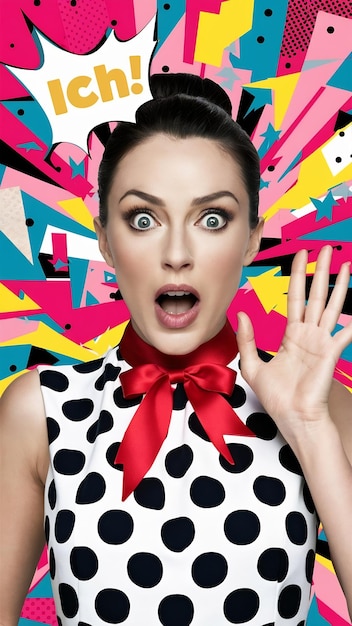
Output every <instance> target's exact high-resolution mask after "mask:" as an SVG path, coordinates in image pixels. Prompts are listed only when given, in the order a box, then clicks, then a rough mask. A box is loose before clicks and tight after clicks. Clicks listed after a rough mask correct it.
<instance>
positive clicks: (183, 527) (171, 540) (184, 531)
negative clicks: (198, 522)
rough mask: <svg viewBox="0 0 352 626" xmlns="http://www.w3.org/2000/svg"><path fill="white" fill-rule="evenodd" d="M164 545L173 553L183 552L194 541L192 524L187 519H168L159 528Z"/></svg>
mask: <svg viewBox="0 0 352 626" xmlns="http://www.w3.org/2000/svg"><path fill="white" fill-rule="evenodd" d="M161 538H162V540H163V542H164V545H165V546H166V547H167V548H168V549H169V550H172V551H173V552H183V550H185V549H186V548H188V546H190V545H191V543H192V541H193V539H194V524H193V522H192V520H190V519H189V518H188V517H176V518H175V519H170V520H168V521H167V522H165V524H163V525H162V528H161Z"/></svg>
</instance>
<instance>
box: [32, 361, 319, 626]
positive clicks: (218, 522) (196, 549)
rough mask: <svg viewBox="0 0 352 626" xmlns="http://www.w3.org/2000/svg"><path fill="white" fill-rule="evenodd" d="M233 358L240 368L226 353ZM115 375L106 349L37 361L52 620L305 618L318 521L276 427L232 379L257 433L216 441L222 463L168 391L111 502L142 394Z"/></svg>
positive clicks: (177, 623) (81, 625) (91, 625)
mask: <svg viewBox="0 0 352 626" xmlns="http://www.w3.org/2000/svg"><path fill="white" fill-rule="evenodd" d="M231 366H232V367H233V368H234V369H236V370H238V357H237V358H236V359H235V361H234V362H233V363H232V364H231ZM127 369H129V365H128V364H127V363H126V362H125V361H123V360H122V358H121V355H120V354H119V350H118V349H113V350H110V352H108V354H107V355H106V357H105V358H103V359H99V360H96V361H93V362H91V363H85V364H81V365H75V366H62V367H57V368H54V367H51V368H47V367H40V368H39V372H40V380H41V386H42V393H43V396H44V401H45V407H46V414H47V423H48V435H49V442H50V458H51V464H50V469H49V473H48V477H47V482H46V494H45V532H46V537H47V542H48V547H49V559H50V573H51V578H52V586H53V593H54V597H55V603H56V609H57V614H58V621H59V624H62V625H65V626H71V625H72V626H73V625H75V626H77V624H78V626H102V625H106V624H126V626H127V625H133V626H141V625H144V624H146V625H148V626H153V625H160V624H162V625H163V626H188V625H189V624H192V625H194V626H215V625H216V626H220V625H222V624H248V625H251V626H254V625H255V626H270V625H274V624H275V626H280V625H285V626H293V625H294V626H303V624H304V622H305V618H306V615H307V611H308V606H309V594H310V585H311V580H312V571H313V564H314V548H315V541H316V529H317V523H316V516H315V511H314V506H313V504H312V501H311V498H310V494H309V491H308V489H307V487H306V484H305V482H304V479H303V477H302V473H301V469H300V466H299V464H298V462H297V460H296V458H295V456H294V455H293V453H292V451H291V449H290V448H289V446H288V445H287V444H286V442H285V441H284V439H283V438H282V437H281V435H280V433H278V431H277V428H276V426H275V424H274V422H273V421H272V420H271V418H270V417H269V416H268V415H266V414H265V412H264V411H263V409H262V407H261V406H260V404H259V403H258V400H257V399H256V397H255V396H254V394H253V392H252V391H251V389H250V388H249V387H248V386H247V384H246V383H245V381H243V379H242V378H241V376H240V374H238V375H237V380H236V386H235V389H234V392H233V394H232V397H231V398H230V400H229V401H230V403H231V405H232V406H233V408H234V409H235V410H236V412H237V414H238V415H239V417H240V419H241V420H242V421H243V422H245V423H247V425H248V426H249V427H250V428H251V429H252V430H253V431H254V432H255V434H256V437H250V438H247V437H236V436H227V437H225V439H226V441H227V443H228V445H229V448H230V451H231V454H232V455H233V458H234V460H235V465H231V464H229V463H228V462H227V461H226V460H225V459H224V458H223V457H221V456H219V453H218V452H217V450H216V449H215V447H214V446H213V444H212V443H211V442H210V441H209V439H208V437H207V435H206V433H205V431H204V430H203V428H202V426H201V424H200V422H199V421H198V418H197V416H196V414H195V413H194V411H193V409H192V406H191V405H190V403H189V402H188V401H187V398H186V395H185V393H184V389H183V386H182V385H181V384H179V385H177V386H175V393H174V410H173V414H172V419H171V424H170V429H169V433H168V436H167V439H166V440H165V441H164V443H163V445H162V447H161V449H160V452H159V454H158V456H157V458H156V459H155V461H154V464H153V465H152V467H151V469H150V470H149V472H148V473H147V475H146V477H145V478H144V479H143V480H142V482H141V483H140V484H139V485H138V487H137V489H136V490H135V491H134V493H133V494H131V495H130V496H129V497H128V498H127V499H126V501H125V502H122V500H121V494H122V467H121V466H119V465H114V459H115V455H116V452H117V450H118V447H119V444H120V442H121V440H122V437H123V434H124V432H125V430H126V428H127V426H128V424H129V422H130V420H131V418H132V417H133V415H134V413H135V411H136V408H137V406H138V403H139V402H140V401H141V399H142V398H141V397H139V398H135V399H133V400H125V399H124V397H123V394H122V390H121V386H120V383H119V374H120V372H123V371H125V370H127ZM214 419H216V416H214Z"/></svg>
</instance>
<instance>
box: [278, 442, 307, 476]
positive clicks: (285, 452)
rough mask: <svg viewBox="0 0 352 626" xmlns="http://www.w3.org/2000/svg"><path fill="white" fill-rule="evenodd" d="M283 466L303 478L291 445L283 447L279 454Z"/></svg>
mask: <svg viewBox="0 0 352 626" xmlns="http://www.w3.org/2000/svg"><path fill="white" fill-rule="evenodd" d="M279 461H280V463H281V465H282V466H283V467H284V468H285V469H287V470H288V471H289V472H293V473H294V474H298V475H299V476H303V472H302V468H301V466H300V464H299V463H298V460H297V457H296V456H295V454H294V453H293V451H292V449H291V448H290V446H289V445H286V446H283V447H282V448H281V450H280V452H279Z"/></svg>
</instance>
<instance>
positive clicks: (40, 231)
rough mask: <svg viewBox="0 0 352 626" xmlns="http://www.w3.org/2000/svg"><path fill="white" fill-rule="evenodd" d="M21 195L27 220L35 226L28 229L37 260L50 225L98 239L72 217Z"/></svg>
mask: <svg viewBox="0 0 352 626" xmlns="http://www.w3.org/2000/svg"><path fill="white" fill-rule="evenodd" d="M21 194H22V201H23V206H24V212H25V216H26V219H28V218H31V219H32V220H33V222H34V224H33V226H31V227H30V228H28V234H29V240H30V243H31V250H32V255H33V257H35V258H36V257H37V256H38V254H39V251H40V248H41V244H42V241H43V237H44V234H45V231H46V228H47V226H48V224H50V225H51V226H55V227H57V228H61V229H62V230H64V231H68V232H71V233H76V234H77V235H82V236H83V237H87V238H88V239H96V235H95V233H94V232H93V231H92V230H90V229H89V228H86V227H85V226H82V225H81V224H79V223H78V222H75V220H73V219H71V218H70V217H66V215H62V214H61V213H58V212H57V211H54V209H52V208H51V207H49V206H48V205H47V204H44V203H43V202H40V201H39V200H37V199H36V198H33V196H30V195H29V194H27V193H25V192H24V191H22V192H21Z"/></svg>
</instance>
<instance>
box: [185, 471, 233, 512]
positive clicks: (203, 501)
mask: <svg viewBox="0 0 352 626" xmlns="http://www.w3.org/2000/svg"><path fill="white" fill-rule="evenodd" d="M190 495H191V499H192V502H194V504H196V505H197V506H200V507H202V508H205V509H207V508H210V507H213V506H219V505H220V504H221V503H222V502H223V501H224V498H225V490H224V487H223V486H222V484H221V483H220V482H219V481H218V480H215V478H210V477H209V476H199V478H196V479H195V480H194V481H193V483H192V484H191V489H190Z"/></svg>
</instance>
